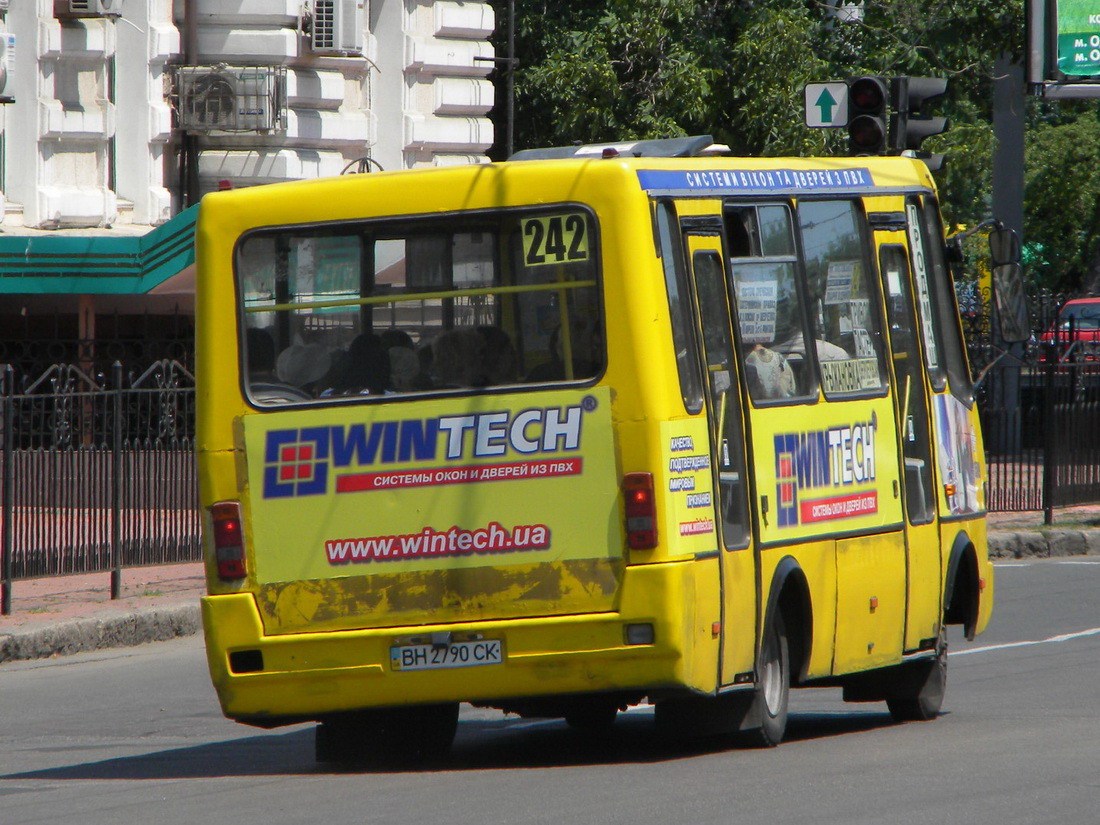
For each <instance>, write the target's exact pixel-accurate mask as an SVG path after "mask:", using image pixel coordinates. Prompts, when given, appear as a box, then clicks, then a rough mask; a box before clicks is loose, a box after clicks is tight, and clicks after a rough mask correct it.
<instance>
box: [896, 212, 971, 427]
mask: <svg viewBox="0 0 1100 825" xmlns="http://www.w3.org/2000/svg"><path fill="white" fill-rule="evenodd" d="M906 214H907V219H908V221H909V239H910V245H911V246H912V247H913V249H912V250H911V254H912V255H913V257H914V264H917V249H918V247H919V249H920V250H921V253H922V254H921V255H920V258H921V260H920V266H921V268H922V270H924V271H925V273H926V274H925V278H926V282H927V283H926V290H927V292H926V296H927V297H926V298H925V299H924V300H922V301H921V302H920V304H919V310H920V313H921V316H922V318H921V320H922V322H923V324H924V327H925V328H926V330H927V331H928V332H927V333H926V334H931V335H932V336H934V338H935V345H936V349H937V350H938V352H939V357H940V359H941V361H940V363H937V364H936V365H935V366H936V367H937V370H936V371H933V369H932V367H933V364H932V363H931V362H930V363H929V372H930V373H932V380H933V386H934V387H935V388H936V389H937V390H940V389H943V381H944V372H946V379H947V383H948V386H949V389H950V391H951V394H952V395H953V396H955V397H956V398H957V399H959V401H961V402H962V403H963V404H965V405H966V406H968V407H969V406H970V405H971V404H972V403H973V402H974V387H973V384H972V383H971V381H970V371H969V369H968V368H967V363H966V346H965V344H964V343H963V338H962V329H961V327H960V325H959V313H958V302H957V299H956V297H955V288H954V284H953V283H952V281H951V273H950V272H949V271H948V268H947V260H946V258H945V255H944V243H943V223H942V221H941V219H940V213H939V208H938V207H937V205H936V202H935V201H934V200H933V199H932V198H931V197H925V198H924V199H923V203H921V199H919V198H915V197H914V198H910V199H909V200H908V202H907V203H906ZM916 268H917V267H916V265H915V266H914V269H916ZM937 379H938V380H937Z"/></svg>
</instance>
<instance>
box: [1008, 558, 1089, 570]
mask: <svg viewBox="0 0 1100 825" xmlns="http://www.w3.org/2000/svg"><path fill="white" fill-rule="evenodd" d="M1040 561H1044V562H1046V563H1048V564H1059V565H1070V566H1072V565H1076V566H1078V567H1100V561H1055V560H1051V559H1040ZM993 566H994V567H996V568H998V569H1003V568H1007V567H1034V566H1035V563H1034V562H1009V563H1006V564H997V563H994V565H993Z"/></svg>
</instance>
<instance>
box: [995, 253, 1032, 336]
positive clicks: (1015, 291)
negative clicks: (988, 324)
mask: <svg viewBox="0 0 1100 825" xmlns="http://www.w3.org/2000/svg"><path fill="white" fill-rule="evenodd" d="M1013 234H1015V233H1013ZM993 296H994V298H995V300H996V302H997V319H998V321H999V322H1000V328H1001V340H1003V341H1004V342H1005V343H1006V344H1015V343H1018V342H1020V341H1026V340H1027V339H1028V338H1030V337H1031V327H1030V324H1029V323H1028V315H1027V300H1026V299H1025V298H1024V277H1023V267H1022V266H1020V264H1019V263H1011V264H1000V265H996V264H995V265H994V266H993Z"/></svg>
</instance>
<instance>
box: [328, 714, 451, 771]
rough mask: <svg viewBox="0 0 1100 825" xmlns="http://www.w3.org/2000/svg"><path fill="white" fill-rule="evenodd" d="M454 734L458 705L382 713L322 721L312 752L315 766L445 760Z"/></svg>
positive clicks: (353, 715)
mask: <svg viewBox="0 0 1100 825" xmlns="http://www.w3.org/2000/svg"><path fill="white" fill-rule="evenodd" d="M457 731H458V703H457V702H453V703H448V704H444V705H418V706H412V707H404V708H380V709H378V710H371V711H364V712H361V713H356V714H348V715H346V716H341V717H338V718H335V719H331V720H326V721H324V722H322V723H321V724H320V725H318V726H317V734H316V739H315V741H314V749H315V754H316V758H317V761H318V762H336V763H370V764H378V765H387V764H408V763H422V762H432V761H435V760H438V759H441V758H443V757H444V756H446V755H447V752H448V751H449V750H450V749H451V745H452V744H453V743H454V738H455V733H456V732H457Z"/></svg>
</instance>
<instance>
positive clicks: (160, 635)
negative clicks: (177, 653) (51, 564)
mask: <svg viewBox="0 0 1100 825" xmlns="http://www.w3.org/2000/svg"><path fill="white" fill-rule="evenodd" d="M11 590H12V594H11V602H12V611H11V615H9V616H0V665H2V664H3V663H4V662H7V661H12V660H15V659H40V658H45V657H47V656H55V655H66V654H69V653H79V652H80V651H83V650H97V649H99V648H105V647H125V646H129V645H136V644H142V643H143V642H154V641H161V640H164V639H172V638H174V637H176V636H187V635H190V634H192V633H198V632H199V631H200V630H201V629H202V621H201V619H200V615H199V598H200V597H201V596H203V595H204V594H205V593H206V579H205V577H204V575H203V568H202V564H199V563H197V562H196V563H192V564H174V565H168V566H164V567H131V568H126V569H124V570H123V571H122V589H121V594H120V598H119V599H117V600H114V601H112V600H111V574H110V573H87V574H82V575H77V576H57V577H55V578H47V579H28V580H26V581H15V582H13V583H12V588H11Z"/></svg>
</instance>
